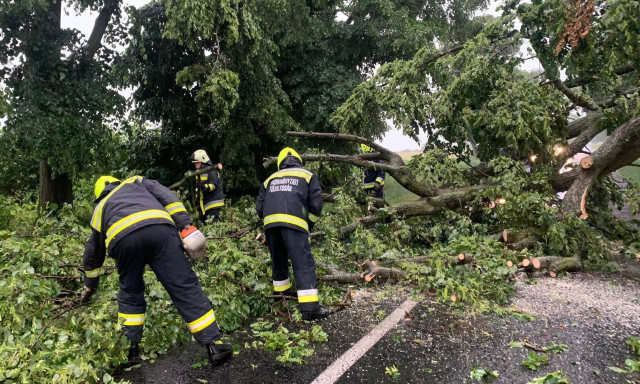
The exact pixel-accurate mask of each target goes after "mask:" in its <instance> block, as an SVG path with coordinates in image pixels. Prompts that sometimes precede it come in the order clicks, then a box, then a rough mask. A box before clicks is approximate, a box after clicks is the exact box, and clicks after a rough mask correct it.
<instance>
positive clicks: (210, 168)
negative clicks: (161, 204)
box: [169, 164, 218, 189]
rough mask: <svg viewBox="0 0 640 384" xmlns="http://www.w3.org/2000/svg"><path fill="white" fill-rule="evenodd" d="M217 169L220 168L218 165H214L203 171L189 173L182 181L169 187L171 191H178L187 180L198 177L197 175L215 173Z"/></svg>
mask: <svg viewBox="0 0 640 384" xmlns="http://www.w3.org/2000/svg"><path fill="white" fill-rule="evenodd" d="M216 168H218V165H217V164H216V165H212V166H210V167H206V168H202V169H198V170H197V171H188V172H186V173H185V174H184V177H183V178H182V179H180V181H176V182H175V183H173V184H171V185H170V186H169V189H176V188H178V187H179V186H181V185H182V184H184V183H185V182H186V181H187V180H189V179H190V178H192V177H194V176H197V175H202V174H203V173H207V172H209V171H213V170H215V169H216Z"/></svg>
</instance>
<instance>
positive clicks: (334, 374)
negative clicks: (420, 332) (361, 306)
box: [311, 300, 418, 384]
mask: <svg viewBox="0 0 640 384" xmlns="http://www.w3.org/2000/svg"><path fill="white" fill-rule="evenodd" d="M416 304H418V303H416V302H415V301H411V300H407V301H405V302H404V303H402V305H400V306H399V307H398V308H397V309H396V310H395V311H393V312H392V313H391V314H390V315H389V316H387V318H386V319H384V320H383V321H382V323H380V324H378V325H377V326H376V327H375V328H374V329H372V330H371V331H370V332H369V333H367V334H366V335H365V336H364V337H363V338H362V339H360V341H358V342H357V343H356V344H355V345H354V346H353V347H351V348H349V350H348V351H347V352H345V353H343V354H342V356H340V357H339V358H338V359H337V360H336V361H334V362H333V364H331V365H330V366H329V368H327V369H325V370H324V372H322V373H321V374H320V375H319V376H318V377H316V379H315V380H313V382H312V383H311V384H333V383H335V382H336V381H338V379H339V378H340V377H341V376H342V375H343V374H344V373H345V372H347V371H348V370H349V368H351V366H352V365H353V364H355V362H356V361H358V360H359V359H360V358H361V357H362V356H364V354H365V353H367V351H369V349H371V347H373V346H374V345H376V343H377V342H378V341H380V339H381V338H382V336H384V335H385V334H386V333H387V332H389V330H390V329H391V328H392V327H393V326H394V325H396V324H397V323H398V321H400V320H402V319H403V318H404V316H405V314H406V313H407V312H409V311H410V310H412V309H413V307H415V306H416Z"/></svg>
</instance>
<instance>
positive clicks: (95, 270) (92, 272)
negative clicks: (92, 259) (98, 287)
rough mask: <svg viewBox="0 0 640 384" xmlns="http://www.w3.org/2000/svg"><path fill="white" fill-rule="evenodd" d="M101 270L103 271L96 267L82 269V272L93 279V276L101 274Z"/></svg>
mask: <svg viewBox="0 0 640 384" xmlns="http://www.w3.org/2000/svg"><path fill="white" fill-rule="evenodd" d="M102 271H103V270H102V267H100V268H97V269H92V270H90V271H84V274H85V275H87V277H89V278H92V279H93V278H95V277H98V276H100V275H102Z"/></svg>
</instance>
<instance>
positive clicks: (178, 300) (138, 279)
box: [111, 224, 221, 344]
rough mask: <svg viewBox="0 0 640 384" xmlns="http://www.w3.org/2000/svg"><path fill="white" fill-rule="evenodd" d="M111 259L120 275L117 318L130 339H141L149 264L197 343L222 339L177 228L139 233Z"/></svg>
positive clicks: (151, 227) (126, 239) (147, 229)
mask: <svg viewBox="0 0 640 384" xmlns="http://www.w3.org/2000/svg"><path fill="white" fill-rule="evenodd" d="M111 255H112V256H113V258H114V259H115V260H116V266H117V268H118V273H119V274H120V292H119V293H118V318H119V320H120V322H121V324H123V327H122V329H123V331H124V334H125V335H126V336H127V337H128V338H129V339H131V340H132V341H136V342H140V340H141V339H142V328H143V326H144V314H145V310H146V308H147V303H146V301H145V298H144V280H143V274H144V269H145V265H146V264H148V265H149V266H150V267H151V269H152V270H153V272H154V273H155V275H156V277H157V278H158V280H159V281H160V283H162V286H164V288H165V289H166V290H167V292H168V293H169V296H170V297H171V301H173V304H174V305H175V306H176V308H177V309H178V313H180V315H181V316H182V318H183V319H184V320H185V321H186V322H187V325H188V327H189V330H190V331H191V333H192V335H193V337H194V338H195V339H196V341H197V342H198V343H200V344H207V343H210V342H212V341H215V340H218V339H220V337H221V335H220V330H219V329H218V324H217V323H216V321H215V315H214V313H213V310H212V308H211V303H210V302H209V299H208V298H207V296H206V295H205V294H204V291H203V290H202V287H201V286H200V283H199V282H198V277H197V276H196V274H195V272H193V269H192V268H191V263H190V262H189V260H188V259H187V257H186V256H185V254H184V252H183V248H182V240H180V236H179V235H178V231H177V230H176V228H174V227H172V226H170V225H164V224H155V225H149V226H146V227H142V228H140V229H137V230H135V231H134V232H131V233H130V234H128V235H127V236H125V237H124V238H122V239H121V240H120V241H119V242H118V243H117V244H115V245H114V246H113V249H112V250H111Z"/></svg>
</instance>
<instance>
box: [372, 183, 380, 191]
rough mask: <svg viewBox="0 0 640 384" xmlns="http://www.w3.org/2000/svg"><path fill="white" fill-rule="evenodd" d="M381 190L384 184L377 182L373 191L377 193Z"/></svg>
mask: <svg viewBox="0 0 640 384" xmlns="http://www.w3.org/2000/svg"><path fill="white" fill-rule="evenodd" d="M380 188H382V184H380V183H378V182H377V181H376V182H375V184H373V189H375V190H376V191H379V190H380Z"/></svg>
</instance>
